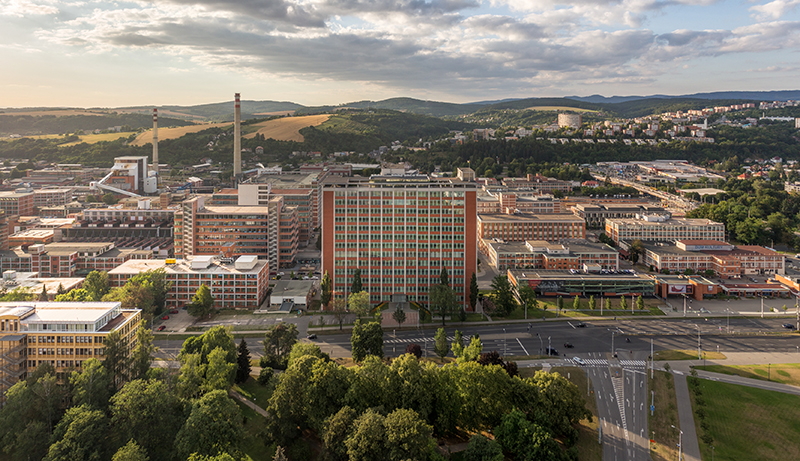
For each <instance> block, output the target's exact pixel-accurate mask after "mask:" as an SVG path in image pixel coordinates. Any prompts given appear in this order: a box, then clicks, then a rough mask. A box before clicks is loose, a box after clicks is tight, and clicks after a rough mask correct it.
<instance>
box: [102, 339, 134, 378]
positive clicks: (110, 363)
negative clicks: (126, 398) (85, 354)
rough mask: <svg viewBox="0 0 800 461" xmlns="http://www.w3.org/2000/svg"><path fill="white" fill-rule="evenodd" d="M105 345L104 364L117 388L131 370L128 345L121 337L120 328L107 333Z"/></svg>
mask: <svg viewBox="0 0 800 461" xmlns="http://www.w3.org/2000/svg"><path fill="white" fill-rule="evenodd" d="M104 346H105V348H104V355H105V357H104V359H103V366H104V367H105V368H106V370H108V374H109V376H110V377H111V382H112V384H113V385H114V389H115V390H116V389H119V388H120V387H121V386H122V384H124V383H125V382H126V381H127V380H128V375H129V370H130V360H129V359H128V347H127V345H126V344H125V342H124V340H123V339H122V338H121V337H120V334H119V331H118V330H114V331H112V332H110V333H109V334H108V335H106V339H105V343H104Z"/></svg>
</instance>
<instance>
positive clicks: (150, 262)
mask: <svg viewBox="0 0 800 461" xmlns="http://www.w3.org/2000/svg"><path fill="white" fill-rule="evenodd" d="M266 265H267V261H266V260H258V261H257V262H256V265H255V266H254V267H253V268H252V269H237V268H236V266H235V264H233V263H232V264H221V263H219V262H212V263H211V265H210V266H208V267H206V268H205V269H192V259H178V260H176V262H175V264H167V260H165V259H131V260H128V261H126V262H125V263H123V264H121V265H119V266H117V267H116V268H114V269H112V270H110V271H109V272H108V273H109V274H110V275H115V274H119V275H134V274H138V273H140V272H146V271H149V270H156V269H162V268H163V269H164V271H166V273H167V275H170V274H258V273H259V272H260V271H261V270H262V269H263V267H264V266H266Z"/></svg>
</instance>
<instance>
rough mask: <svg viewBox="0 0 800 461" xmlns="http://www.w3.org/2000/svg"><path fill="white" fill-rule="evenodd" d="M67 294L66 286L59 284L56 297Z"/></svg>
mask: <svg viewBox="0 0 800 461" xmlns="http://www.w3.org/2000/svg"><path fill="white" fill-rule="evenodd" d="M66 292H67V290H65V289H64V285H62V284H61V283H59V284H58V288H57V289H56V295H63V294H64V293H66Z"/></svg>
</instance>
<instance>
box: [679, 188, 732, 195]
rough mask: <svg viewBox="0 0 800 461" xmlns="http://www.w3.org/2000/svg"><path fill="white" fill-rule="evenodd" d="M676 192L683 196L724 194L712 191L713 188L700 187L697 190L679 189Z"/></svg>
mask: <svg viewBox="0 0 800 461" xmlns="http://www.w3.org/2000/svg"><path fill="white" fill-rule="evenodd" d="M678 192H682V193H684V194H689V193H694V194H699V195H717V194H724V193H725V191H724V190H722V189H714V188H713V187H702V188H699V189H681V190H679V191H678Z"/></svg>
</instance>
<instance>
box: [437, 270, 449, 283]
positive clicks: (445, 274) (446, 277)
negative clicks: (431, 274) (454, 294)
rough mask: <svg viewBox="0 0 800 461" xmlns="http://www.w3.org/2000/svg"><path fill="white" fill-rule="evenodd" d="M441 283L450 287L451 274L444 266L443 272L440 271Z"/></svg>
mask: <svg viewBox="0 0 800 461" xmlns="http://www.w3.org/2000/svg"><path fill="white" fill-rule="evenodd" d="M439 284H440V285H444V286H448V287H449V286H450V274H448V272H447V268H446V267H443V268H442V272H441V273H439Z"/></svg>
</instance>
